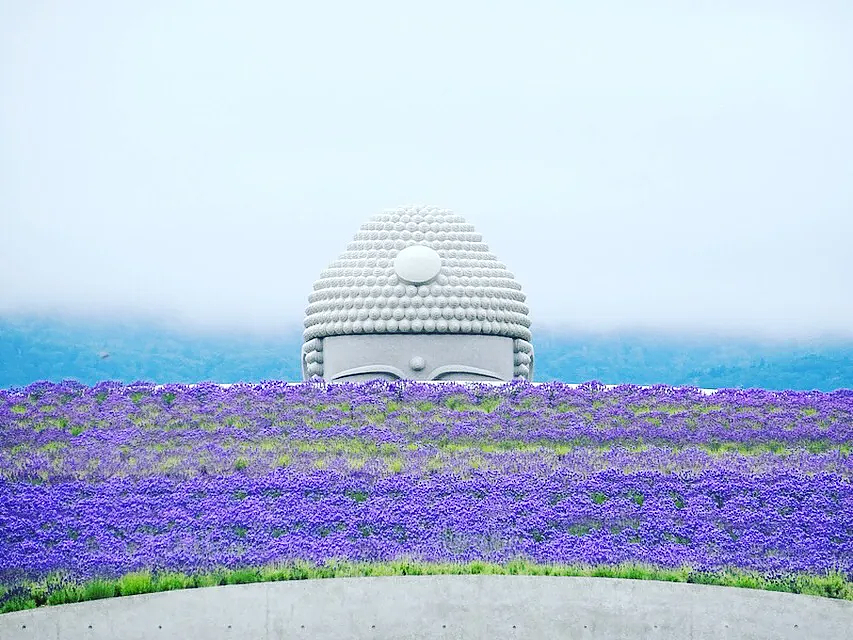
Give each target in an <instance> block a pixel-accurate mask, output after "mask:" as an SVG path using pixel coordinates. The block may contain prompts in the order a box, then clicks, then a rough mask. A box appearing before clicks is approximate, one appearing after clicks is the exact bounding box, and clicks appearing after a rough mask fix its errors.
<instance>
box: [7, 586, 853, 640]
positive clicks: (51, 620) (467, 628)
mask: <svg viewBox="0 0 853 640" xmlns="http://www.w3.org/2000/svg"><path fill="white" fill-rule="evenodd" d="M851 630H853V602H849V601H840V600H831V599H828V598H816V597H812V596H801V595H793V594H787V593H774V592H768V591H756V590H751V589H737V588H733V587H714V586H704V585H693V584H681V583H668V582H653V581H640V580H619V579H607V578H560V577H550V576H482V575H479V576H402V577H388V578H336V579H326V580H304V581H295V582H276V583H261V584H252V585H241V586H227V587H212V588H208V589H189V590H185V591H172V592H166V593H156V594H149V595H143V596H131V597H124V598H112V599H108V600H98V601H94V602H86V603H80V604H73V605H63V606H57V607H45V608H41V609H36V610H32V611H21V612H16V613H8V614H4V615H2V616H0V639H2V640H30V639H31V640H59V639H61V640H107V639H109V640H117V639H127V640H155V639H156V640H165V639H172V638H181V639H183V638H204V639H205V640H220V639H223V640H225V639H237V638H240V639H241V640H249V639H253V638H257V639H264V640H267V639H270V640H271V639H273V638H276V639H278V638H315V639H326V638H328V639H332V638H334V639H335V640H339V639H341V638H373V639H379V638H388V639H391V638H393V639H395V640H400V639H403V638H410V639H419V638H466V639H467V638H483V639H489V640H491V639H495V640H500V639H503V638H512V639H516V640H518V639H527V638H531V639H532V638H536V639H537V640H538V639H541V638H554V639H557V638H614V639H616V638H621V639H625V640H629V639H635V638H636V639H646V638H656V639H657V638H661V639H663V638H666V639H673V640H675V639H678V640H684V639H696V640H698V639H700V638H701V639H705V638H707V639H715V640H716V639H718V638H732V639H733V638H739V639H740V638H743V639H746V638H749V639H765V638H766V639H768V640H770V639H773V640H786V639H789V638H790V639H793V638H802V639H808V640H820V639H836V638H837V639H839V640H843V639H845V638H850V637H853V634H851Z"/></svg>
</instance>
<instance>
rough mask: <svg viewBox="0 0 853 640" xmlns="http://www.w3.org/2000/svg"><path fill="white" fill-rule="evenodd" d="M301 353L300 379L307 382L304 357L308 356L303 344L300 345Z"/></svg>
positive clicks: (306, 368) (306, 367)
mask: <svg viewBox="0 0 853 640" xmlns="http://www.w3.org/2000/svg"><path fill="white" fill-rule="evenodd" d="M301 352H302V357H301V358H300V360H301V361H302V379H303V380H308V363H307V362H306V361H305V357H306V356H307V355H308V353H307V352H306V351H305V343H304V342H303V343H302V349H301Z"/></svg>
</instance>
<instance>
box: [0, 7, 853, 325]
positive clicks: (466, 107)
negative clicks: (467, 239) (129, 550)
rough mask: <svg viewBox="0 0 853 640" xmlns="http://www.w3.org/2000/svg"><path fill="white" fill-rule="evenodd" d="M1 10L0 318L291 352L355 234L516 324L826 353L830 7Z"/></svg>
mask: <svg viewBox="0 0 853 640" xmlns="http://www.w3.org/2000/svg"><path fill="white" fill-rule="evenodd" d="M516 6H517V5H514V4H509V3H500V2H497V3H495V2H491V3H468V4H465V5H464V6H461V5H457V4H455V3H450V2H434V3H430V4H429V5H428V6H422V7H401V6H399V5H397V4H396V3H390V2H388V3H375V2H374V3H371V2H367V3H363V4H362V3H359V4H358V5H351V4H349V3H334V4H326V5H323V6H322V7H320V6H313V5H293V6H290V5H280V4H278V3H271V2H254V3H252V2H250V3H241V4H239V5H236V4H235V5H233V6H226V5H216V6H212V5H210V4H209V3H192V2H189V3H182V4H181V5H180V6H175V5H174V4H173V3H165V2H147V3H138V4H136V3H122V4H119V5H115V4H112V3H106V2H100V3H98V2H95V3H89V4H85V5H70V4H63V3H53V2H41V3H36V2H33V3H11V2H0V229H2V233H3V236H4V242H3V246H2V250H0V316H9V317H12V316H15V317H17V316H21V315H30V316H32V315H36V316H44V317H53V316H56V317H78V318H84V319H85V318H104V319H107V320H109V319H110V318H116V317H117V318H119V319H122V318H136V319H141V320H142V321H146V322H161V321H162V322H165V323H167V324H170V325H173V326H180V327H183V328H184V329H186V330H190V331H236V332H247V333H254V334H257V333H261V334H270V335H272V334H274V333H276V332H280V331H283V330H287V331H289V330H290V327H294V328H295V331H301V322H302V317H303V312H304V309H305V306H306V305H307V298H308V294H309V293H310V291H311V285H312V283H313V281H314V279H315V278H316V277H317V276H318V275H319V273H320V271H321V270H322V269H324V268H325V267H326V265H327V264H328V263H329V262H331V261H332V260H334V259H335V258H336V257H337V256H338V255H339V254H340V253H342V252H343V251H344V249H345V247H346V244H347V243H348V242H349V241H350V240H351V238H352V236H353V234H354V233H355V232H356V231H357V230H358V227H359V226H360V225H361V224H362V223H363V222H365V221H366V220H367V219H368V218H369V217H370V216H371V215H373V214H375V213H377V212H379V211H381V210H383V209H386V208H393V207H396V206H400V205H404V204H409V203H423V204H434V205H438V206H442V207H447V208H450V209H453V210H454V211H455V212H457V213H459V214H460V215H462V216H465V217H466V218H467V220H468V221H469V222H471V223H472V224H474V225H475V226H476V228H477V231H478V232H479V233H481V234H482V235H483V238H484V240H485V242H486V243H487V244H489V246H490V248H491V250H492V251H493V252H494V253H495V254H496V255H497V256H498V259H499V260H501V261H502V262H504V263H506V264H507V266H508V268H509V270H510V271H512V272H513V273H514V274H515V275H516V277H517V279H518V280H519V282H520V283H521V284H522V286H523V288H524V291H525V293H526V294H527V296H528V305H529V307H530V309H531V312H530V317H531V320H532V322H533V330H534V342H535V335H536V333H535V332H536V330H537V329H540V330H545V329H546V328H549V327H562V328H563V329H565V330H568V331H589V332H599V333H601V332H604V333H614V332H615V333H620V332H621V333H630V332H637V331H640V332H652V333H664V334H672V335H696V336H703V335H706V336H736V337H744V338H750V339H754V340H761V341H786V340H799V341H814V340H819V341H820V340H822V341H826V340H853V295H850V289H851V285H850V282H851V278H853V251H851V250H850V239H851V238H853V181H851V180H850V176H851V175H853V151H851V150H853V120H851V118H850V117H849V114H850V113H853V75H851V74H850V73H849V69H848V66H849V60H851V59H853V41H851V39H850V38H849V37H848V35H849V33H851V32H853V5H850V4H849V3H844V2H840V1H839V2H825V3H820V5H806V4H804V3H794V2H776V3H770V2H758V1H752V2H750V1H744V2H738V3H715V4H713V5H709V6H703V7H699V6H690V7H685V8H679V7H674V6H671V5H669V4H668V3H665V2H662V1H661V2H652V1H649V2H645V3H642V6H639V5H637V4H636V3H629V2H605V3H596V5H595V6H594V7H593V6H586V5H580V4H577V5H573V4H572V3H561V2H556V1H555V2H532V3H528V4H527V5H525V7H524V10H523V11H521V10H518V9H517V8H516Z"/></svg>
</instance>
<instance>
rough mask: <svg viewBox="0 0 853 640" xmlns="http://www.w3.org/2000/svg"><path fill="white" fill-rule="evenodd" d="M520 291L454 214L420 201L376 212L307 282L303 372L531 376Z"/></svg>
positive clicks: (484, 378)
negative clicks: (311, 285)
mask: <svg viewBox="0 0 853 640" xmlns="http://www.w3.org/2000/svg"><path fill="white" fill-rule="evenodd" d="M524 300H525V296H524V294H523V293H522V292H521V286H520V285H519V284H518V283H517V282H516V281H515V278H514V277H513V275H512V274H511V273H510V272H509V271H507V269H506V266H505V265H504V264H502V263H500V262H498V261H497V258H496V257H495V256H494V255H492V254H491V253H489V248H488V246H487V245H486V244H485V243H484V242H483V241H482V237H481V236H480V234H478V233H475V232H474V227H473V225H470V224H467V223H466V222H465V220H464V219H463V218H462V217H461V216H458V215H455V214H454V213H453V212H451V211H448V210H447V209H439V208H436V207H422V206H409V207H400V208H398V209H393V210H388V211H385V212H383V213H380V214H379V215H376V216H374V217H373V218H371V220H369V221H368V222H367V223H365V224H364V225H362V227H361V229H360V230H359V231H358V233H356V235H355V238H354V240H353V242H351V243H350V244H349V245H348V246H347V250H346V251H345V252H344V253H343V254H341V256H340V257H339V258H338V259H337V260H335V261H334V262H332V264H330V265H329V267H328V268H327V269H326V270H325V271H323V272H322V273H321V274H320V278H319V280H317V281H316V282H315V283H314V291H313V292H312V293H311V295H310V296H309V304H308V308H307V310H306V317H305V332H304V342H303V345H302V375H303V378H305V379H306V380H307V379H311V378H314V377H321V378H324V379H325V380H327V381H329V382H361V381H365V380H371V379H376V378H381V379H386V380H398V379H406V380H448V381H449V380H453V381H481V382H488V381H494V382H499V381H507V380H511V379H512V378H524V379H527V380H531V379H532V377H533V345H532V344H531V334H530V328H529V327H530V320H529V318H528V316H527V314H528V308H527V306H526V305H525V304H524Z"/></svg>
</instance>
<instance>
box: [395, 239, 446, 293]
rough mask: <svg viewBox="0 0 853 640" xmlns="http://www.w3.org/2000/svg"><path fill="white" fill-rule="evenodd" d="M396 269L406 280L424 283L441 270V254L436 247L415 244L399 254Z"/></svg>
mask: <svg viewBox="0 0 853 640" xmlns="http://www.w3.org/2000/svg"><path fill="white" fill-rule="evenodd" d="M394 271H395V272H396V273H397V275H398V276H399V277H400V278H401V279H403V280H405V281H406V282H411V283H412V284H424V283H426V282H429V281H430V280H432V279H433V278H435V277H436V276H437V275H438V272H439V271H441V256H439V255H438V252H437V251H436V250H435V249H430V248H429V247H425V246H424V245H422V244H415V245H412V246H410V247H406V248H405V249H403V250H402V251H400V253H398V254H397V257H396V258H395V259H394Z"/></svg>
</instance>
